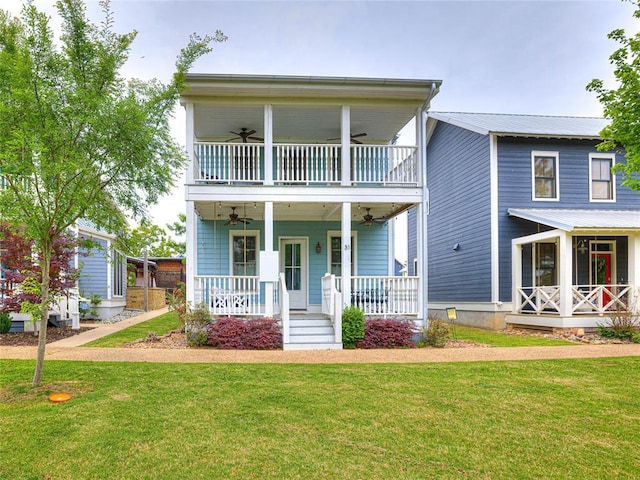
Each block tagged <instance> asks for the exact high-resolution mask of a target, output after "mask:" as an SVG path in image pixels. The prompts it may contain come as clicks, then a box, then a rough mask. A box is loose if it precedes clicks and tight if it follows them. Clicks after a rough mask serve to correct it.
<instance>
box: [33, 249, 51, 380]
mask: <svg viewBox="0 0 640 480" xmlns="http://www.w3.org/2000/svg"><path fill="white" fill-rule="evenodd" d="M52 245H53V242H52V241H50V240H49V241H47V243H46V244H45V245H44V246H43V247H42V249H41V252H40V259H41V262H42V267H41V269H42V279H41V283H40V296H41V299H42V300H41V302H40V335H39V336H38V356H37V358H36V371H35V373H34V375H33V386H34V387H37V386H38V385H39V384H40V379H41V377H42V369H43V367H44V353H45V348H46V346H47V323H48V322H49V283H50V281H51V279H50V273H49V270H50V267H51V252H52V251H53V247H52Z"/></svg>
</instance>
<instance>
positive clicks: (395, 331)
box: [358, 318, 415, 348]
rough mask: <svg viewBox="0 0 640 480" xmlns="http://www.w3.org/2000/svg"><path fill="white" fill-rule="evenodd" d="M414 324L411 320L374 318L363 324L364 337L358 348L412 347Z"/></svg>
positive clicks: (413, 344) (413, 343)
mask: <svg viewBox="0 0 640 480" xmlns="http://www.w3.org/2000/svg"><path fill="white" fill-rule="evenodd" d="M414 333H415V325H414V323H413V322H412V321H411V320H402V319H392V318H388V319H382V318H374V319H371V320H367V321H366V322H365V324H364V339H363V340H361V341H359V342H358V348H402V347H414V346H415V342H414V341H413V338H412V337H413V334H414Z"/></svg>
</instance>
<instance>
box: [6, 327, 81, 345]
mask: <svg viewBox="0 0 640 480" xmlns="http://www.w3.org/2000/svg"><path fill="white" fill-rule="evenodd" d="M87 330H91V327H80V329H79V330H72V329H71V328H70V327H66V328H57V327H49V328H47V343H52V342H55V341H57V340H62V339H63V338H67V337H72V336H74V335H78V334H79V333H82V332H86V331H87ZM36 346H38V337H37V336H34V335H33V332H19V333H0V347H36Z"/></svg>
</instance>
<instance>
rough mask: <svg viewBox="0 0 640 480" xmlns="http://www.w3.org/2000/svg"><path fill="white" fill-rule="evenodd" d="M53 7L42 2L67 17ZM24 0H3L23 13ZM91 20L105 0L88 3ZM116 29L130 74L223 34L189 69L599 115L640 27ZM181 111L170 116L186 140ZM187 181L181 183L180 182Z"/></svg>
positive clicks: (538, 22) (277, 14)
mask: <svg viewBox="0 0 640 480" xmlns="http://www.w3.org/2000/svg"><path fill="white" fill-rule="evenodd" d="M54 3H55V2H54V1H52V0H35V4H36V6H38V7H39V8H40V9H42V10H44V11H46V12H48V13H50V14H51V15H52V23H53V25H54V26H55V24H56V23H57V22H58V20H57V18H56V17H55V9H54V8H53V5H54ZM20 4H21V1H20V0H0V8H3V9H6V10H9V11H10V12H11V13H13V14H18V13H19V10H20ZM86 4H87V12H88V15H89V17H90V18H91V19H92V20H93V21H94V22H98V23H99V22H100V21H101V19H102V14H101V7H100V5H99V4H98V1H97V0H87V1H86ZM111 10H112V11H113V14H114V21H115V30H116V31H117V32H119V33H125V32H129V31H131V30H136V31H137V32H138V35H137V38H136V40H135V42H134V44H133V46H132V50H131V53H130V58H129V61H128V62H127V64H126V65H125V67H124V70H123V74H124V75H125V76H128V77H138V78H142V79H150V78H158V79H160V80H163V81H168V80H169V79H170V76H171V74H172V73H173V66H174V62H175V58H176V55H177V54H178V52H179V50H180V48H181V47H183V46H184V45H186V43H187V41H188V38H189V35H190V34H191V33H193V32H196V33H198V34H201V35H204V34H207V33H209V34H212V33H213V32H215V31H216V30H222V32H223V33H224V34H225V35H227V37H228V40H227V41H226V42H225V43H222V44H216V45H214V50H213V52H212V53H210V54H208V55H207V56H206V57H203V58H201V59H199V60H198V61H197V62H196V64H195V65H194V67H193V68H192V70H191V71H192V72H196V73H220V74H260V75H304V76H315V75H318V76H338V77H377V78H379V77H387V78H406V79H437V80H442V86H441V88H440V93H439V94H438V95H437V97H436V98H435V99H434V100H433V102H432V104H431V110H434V111H455V112H483V113H484V112H488V113H518V114H543V115H571V116H601V115H602V109H601V106H600V104H599V102H598V100H597V99H596V97H595V95H594V94H593V93H589V92H587V91H586V90H585V86H586V85H587V83H589V81H591V79H593V78H600V79H603V80H604V81H605V85H606V86H608V87H614V86H615V85H614V83H613V73H612V71H613V69H612V67H611V65H610V63H609V56H610V55H611V53H612V52H613V51H614V50H615V49H616V48H617V44H616V43H615V42H614V41H612V40H609V39H608V38H607V34H608V33H609V32H611V31H612V30H613V29H616V28H624V29H625V30H627V31H628V32H636V31H638V25H639V23H638V22H639V21H638V20H636V19H634V18H633V15H632V13H633V10H634V8H633V5H632V4H631V3H630V2H628V1H622V0H602V1H567V0H555V1H543V0H536V1H519V0H510V1H429V0H414V1H373V0H368V1H355V0H333V1H332V0H325V1H320V2H319V1H305V0H298V1H276V0H270V1H267V0H265V1H243V0H235V1H217V0H200V1H193V0H112V1H111ZM184 124H185V123H184V112H183V110H182V108H181V107H177V108H176V111H175V118H174V120H173V121H172V130H173V134H174V136H175V138H176V139H177V140H178V141H179V142H180V143H181V144H183V145H184V137H185V134H184V131H185V127H184ZM177 183H178V184H182V183H184V178H181V179H178V180H177ZM184 209H185V204H184V189H183V188H181V187H178V188H176V189H175V191H174V193H173V194H172V195H171V196H169V197H165V198H163V199H161V201H160V203H159V204H158V205H157V206H154V207H152V208H151V209H150V214H151V216H152V218H153V220H154V222H155V223H157V224H159V225H164V224H166V223H171V222H172V221H174V220H175V219H176V218H177V215H178V213H179V212H182V211H184Z"/></svg>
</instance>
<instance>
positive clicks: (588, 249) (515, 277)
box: [506, 211, 640, 329]
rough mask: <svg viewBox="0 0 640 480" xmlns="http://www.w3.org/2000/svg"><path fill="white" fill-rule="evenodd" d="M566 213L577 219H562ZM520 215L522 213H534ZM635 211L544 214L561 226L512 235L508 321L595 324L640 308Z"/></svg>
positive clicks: (571, 325)
mask: <svg viewBox="0 0 640 480" xmlns="http://www.w3.org/2000/svg"><path fill="white" fill-rule="evenodd" d="M510 213H512V212H510ZM513 214H514V213H512V215H513ZM563 214H564V215H565V217H564V220H566V219H567V218H573V220H571V221H569V222H566V221H565V222H564V223H563V222H562V221H561V220H562V217H561V216H562V215H563ZM516 215H517V216H520V217H521V218H524V216H525V215H529V216H530V215H531V212H530V211H529V212H522V211H521V212H517V213H516ZM637 215H638V213H637V212H624V213H622V212H607V213H603V212H577V211H576V212H574V215H573V217H571V216H570V215H568V214H566V213H564V212H551V213H545V214H543V215H541V217H539V219H544V220H545V222H546V225H548V226H549V227H551V226H556V227H560V228H555V229H550V230H547V231H544V232H541V233H537V234H533V235H528V236H525V237H521V238H516V239H514V240H512V282H513V284H512V294H513V312H512V313H511V314H510V315H507V318H506V321H507V323H508V324H518V325H529V326H535V327H546V328H555V329H568V328H597V327H598V326H600V325H604V324H606V323H607V322H608V321H609V317H611V316H614V315H616V314H617V313H619V312H629V311H630V312H638V308H639V306H640V305H639V303H638V302H639V299H640V228H639V227H636V228H630V227H631V226H632V222H634V221H635V222H636V224H637V222H638V218H636V217H634V216H637ZM630 222H631V224H630Z"/></svg>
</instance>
